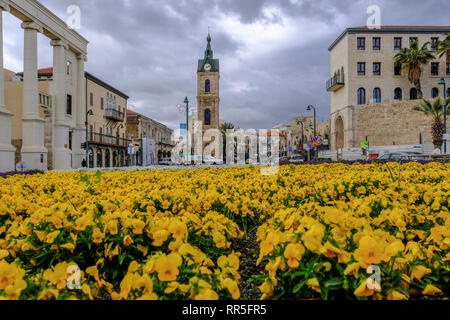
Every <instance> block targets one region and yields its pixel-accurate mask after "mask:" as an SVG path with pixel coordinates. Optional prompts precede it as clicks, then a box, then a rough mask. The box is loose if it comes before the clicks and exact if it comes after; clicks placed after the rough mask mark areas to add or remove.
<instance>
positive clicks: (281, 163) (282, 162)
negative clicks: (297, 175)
mask: <svg viewBox="0 0 450 320" xmlns="http://www.w3.org/2000/svg"><path fill="white" fill-rule="evenodd" d="M283 164H291V162H290V161H289V159H288V158H286V157H283V158H280V166H281V165H283Z"/></svg>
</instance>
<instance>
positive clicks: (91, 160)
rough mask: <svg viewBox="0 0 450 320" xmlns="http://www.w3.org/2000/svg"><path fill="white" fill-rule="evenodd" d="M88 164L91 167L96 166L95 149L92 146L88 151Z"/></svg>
mask: <svg viewBox="0 0 450 320" xmlns="http://www.w3.org/2000/svg"><path fill="white" fill-rule="evenodd" d="M88 157H89V159H88V166H89V168H94V150H92V148H89V151H88Z"/></svg>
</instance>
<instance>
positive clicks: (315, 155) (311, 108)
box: [306, 105, 317, 160]
mask: <svg viewBox="0 0 450 320" xmlns="http://www.w3.org/2000/svg"><path fill="white" fill-rule="evenodd" d="M306 110H307V111H311V110H314V138H316V137H317V127H316V122H317V121H316V107H314V106H312V105H309V106H308V108H306ZM314 160H317V147H314Z"/></svg>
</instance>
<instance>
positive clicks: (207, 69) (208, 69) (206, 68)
mask: <svg viewBox="0 0 450 320" xmlns="http://www.w3.org/2000/svg"><path fill="white" fill-rule="evenodd" d="M205 71H211V65H210V64H209V63H207V64H205Z"/></svg>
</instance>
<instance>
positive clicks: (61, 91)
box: [50, 40, 76, 170]
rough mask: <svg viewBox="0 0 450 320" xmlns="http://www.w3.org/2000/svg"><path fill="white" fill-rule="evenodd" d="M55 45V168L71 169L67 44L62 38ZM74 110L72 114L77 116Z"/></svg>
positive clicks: (53, 44)
mask: <svg viewBox="0 0 450 320" xmlns="http://www.w3.org/2000/svg"><path fill="white" fill-rule="evenodd" d="M50 44H51V45H52V46H53V81H52V93H53V95H54V97H55V99H54V104H53V110H54V113H55V124H54V128H53V132H54V135H53V144H52V145H53V169H55V170H64V169H71V167H72V164H71V154H72V151H71V150H70V149H69V131H70V123H69V121H68V119H67V118H66V117H68V115H67V90H66V75H67V62H66V50H67V49H68V46H67V44H66V43H65V42H64V41H62V40H52V41H51V42H50ZM73 111H74V110H72V116H76V114H74V112H73Z"/></svg>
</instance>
